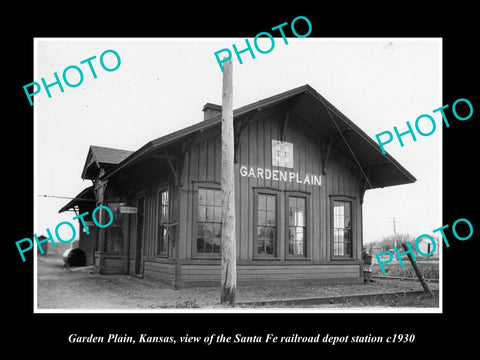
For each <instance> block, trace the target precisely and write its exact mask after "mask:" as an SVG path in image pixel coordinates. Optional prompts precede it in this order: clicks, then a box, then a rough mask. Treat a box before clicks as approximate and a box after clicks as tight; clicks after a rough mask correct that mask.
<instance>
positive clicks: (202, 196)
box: [198, 189, 207, 205]
mask: <svg viewBox="0 0 480 360" xmlns="http://www.w3.org/2000/svg"><path fill="white" fill-rule="evenodd" d="M206 191H207V190H206V189H198V204H199V205H206V204H207V194H206Z"/></svg>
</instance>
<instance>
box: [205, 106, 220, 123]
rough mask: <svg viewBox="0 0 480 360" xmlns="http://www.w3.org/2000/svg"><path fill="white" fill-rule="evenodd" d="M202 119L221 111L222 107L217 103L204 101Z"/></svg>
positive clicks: (207, 118) (209, 117) (218, 113)
mask: <svg viewBox="0 0 480 360" xmlns="http://www.w3.org/2000/svg"><path fill="white" fill-rule="evenodd" d="M202 111H203V121H205V120H209V119H211V118H213V117H215V116H217V115H220V114H221V113H222V107H221V106H220V105H217V104H211V103H206V104H205V105H203V110H202Z"/></svg>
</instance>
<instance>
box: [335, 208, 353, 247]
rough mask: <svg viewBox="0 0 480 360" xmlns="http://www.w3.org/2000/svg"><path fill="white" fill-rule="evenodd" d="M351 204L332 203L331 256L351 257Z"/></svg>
mask: <svg viewBox="0 0 480 360" xmlns="http://www.w3.org/2000/svg"><path fill="white" fill-rule="evenodd" d="M351 207H352V203H351V202H350V201H339V200H334V202H333V256H334V257H352V209H351Z"/></svg>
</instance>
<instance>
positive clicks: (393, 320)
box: [2, 3, 480, 357]
mask: <svg viewBox="0 0 480 360" xmlns="http://www.w3.org/2000/svg"><path fill="white" fill-rule="evenodd" d="M340 5H341V6H340V7H339V8H338V9H332V8H331V7H327V6H324V5H322V4H321V3H315V4H314V6H310V7H309V6H306V5H305V6H303V8H300V9H293V5H291V4H280V3H278V4H275V6H273V5H268V4H267V5H266V6H265V8H266V10H267V11H266V12H265V13H261V12H260V10H259V6H255V7H250V6H248V5H247V4H245V3H235V4H231V5H230V4H229V5H227V4H213V3H209V4H207V3H205V4H203V5H202V8H201V9H193V8H192V7H191V5H189V4H188V3H185V4H182V6H183V9H181V10H179V11H175V10H174V9H173V8H172V7H170V4H169V5H168V6H157V5H155V6H153V7H152V5H151V4H140V3H136V4H129V6H128V8H129V9H128V11H124V12H123V9H121V8H119V7H120V4H116V5H115V4H108V6H106V9H104V10H102V9H101V6H99V5H98V4H95V6H93V5H92V6H90V5H87V4H85V6H81V7H75V8H73V9H67V8H62V9H52V8H49V7H48V6H47V5H45V4H42V7H41V9H40V10H37V9H35V6H37V5H35V4H34V5H31V4H29V5H28V6H26V8H27V9H22V10H21V11H17V10H16V9H15V5H13V6H12V7H10V8H9V10H8V12H9V13H11V14H13V15H12V17H13V19H12V21H10V22H5V24H4V25H2V26H5V25H6V26H8V28H7V29H4V34H5V35H6V38H7V39H6V44H5V48H6V49H7V50H8V51H6V52H5V54H4V56H3V60H4V61H5V63H4V66H3V70H4V73H5V74H6V75H7V76H6V78H7V86H6V87H4V92H3V95H4V96H6V97H7V99H4V100H5V101H4V103H3V104H4V114H5V117H4V119H3V121H4V129H5V130H4V132H3V133H4V136H7V134H8V138H9V139H13V140H14V141H12V142H6V144H7V146H5V150H6V151H5V157H4V158H5V161H6V164H5V165H4V167H3V169H4V179H5V180H4V186H5V188H6V189H7V191H5V192H6V193H7V201H6V202H5V205H6V204H8V211H7V214H8V215H7V221H6V222H5V225H6V226H4V231H6V235H7V236H6V239H5V241H4V247H3V250H4V251H5V253H4V255H3V258H4V259H6V260H7V267H5V268H4V271H5V272H4V277H5V278H7V284H6V286H4V289H5V290H4V296H3V297H4V299H6V301H7V304H6V306H4V309H6V312H7V314H11V315H7V316H10V317H11V318H10V317H9V318H8V319H9V320H8V321H6V326H5V327H6V333H7V335H6V337H4V343H5V344H6V345H5V346H6V347H7V349H6V350H10V349H11V350H16V351H22V349H24V348H25V345H26V346H28V347H31V349H35V351H36V352H37V353H43V352H44V351H46V349H48V348H50V349H55V350H49V351H54V352H56V353H57V354H58V355H61V354H62V353H63V354H65V353H75V354H79V355H81V354H83V355H86V356H96V355H97V354H98V353H97V351H104V350H107V351H108V353H107V354H105V355H111V354H113V353H115V352H117V351H118V352H119V353H122V354H123V355H125V356H126V355H128V354H136V355H140V354H141V353H143V352H144V351H145V354H146V352H150V353H151V354H154V356H166V354H167V353H168V352H169V351H171V350H173V351H175V353H180V352H182V351H183V350H186V351H193V350H195V351H196V354H200V353H199V352H198V351H203V350H214V351H217V350H222V349H226V347H227V346H229V347H230V346H234V348H233V349H232V350H234V351H235V353H238V354H239V352H240V351H243V349H245V348H246V345H244V344H231V345H216V346H215V347H213V346H210V347H208V346H206V345H190V344H189V345H186V346H184V347H181V346H178V345H175V346H169V345H160V344H153V345H147V346H133V347H132V346H128V345H122V344H115V345H113V346H112V345H108V344H84V345H82V346H80V345H75V346H73V345H72V344H69V343H68V340H67V337H68V335H69V334H71V333H82V334H90V333H92V332H93V333H95V334H97V335H105V334H108V333H109V332H117V333H129V334H131V335H135V334H140V333H150V334H152V335H168V336H181V335H184V334H187V333H188V334H189V335H197V336H199V335H209V334H212V333H215V334H220V333H224V334H226V335H229V334H230V335H232V334H235V333H242V334H244V335H265V334H267V333H275V334H276V335H291V334H292V333H298V334H299V335H316V334H317V333H321V334H322V336H323V335H324V334H325V333H329V334H331V335H339V336H341V335H347V334H361V335H368V334H372V335H383V336H387V335H389V334H393V333H410V334H411V333H414V334H415V335H416V340H415V342H414V343H413V344H397V345H390V346H387V345H385V344H363V345H361V346H360V347H358V346H345V345H335V346H330V345H329V346H327V345H325V344H313V345H309V344H291V345H281V344H274V345H271V344H264V345H263V346H265V347H266V350H268V351H276V350H279V351H283V350H284V349H285V348H287V347H289V348H290V347H294V348H296V349H297V350H298V349H303V348H304V347H307V349H306V350H310V349H313V350H314V351H318V352H312V353H311V354H312V356H314V357H316V356H325V354H326V352H327V351H330V350H334V351H335V353H336V354H338V353H339V352H341V351H343V350H345V349H346V350H347V351H351V350H353V349H354V350H355V352H356V353H357V354H361V353H363V352H365V354H366V355H367V356H372V355H373V356H375V354H379V353H378V352H379V351H386V352H385V353H381V354H382V356H383V355H385V354H387V355H385V356H389V355H390V354H392V353H393V351H402V352H403V354H402V355H404V356H412V355H413V354H415V355H416V354H419V353H420V352H422V351H425V353H428V354H432V355H433V354H435V353H438V354H439V353H441V352H442V351H443V350H446V349H452V350H453V351H455V350H456V347H455V345H458V346H461V350H462V351H468V350H469V349H472V348H473V346H474V344H475V340H476V338H475V331H474V330H473V329H471V328H470V327H469V326H468V325H469V323H470V322H471V321H469V320H470V319H472V316H473V315H474V314H475V313H476V307H475V305H476V296H475V289H476V287H475V280H476V277H475V274H476V273H475V270H476V267H475V264H476V260H477V258H478V256H477V254H478V250H479V249H478V240H477V239H476V238H477V237H478V234H479V232H480V230H479V229H480V228H479V226H478V225H479V221H478V214H477V213H476V212H475V211H474V210H473V206H472V205H473V204H474V203H475V198H478V195H477V193H476V187H475V185H476V184H477V183H478V180H477V175H476V170H475V168H476V166H475V165H476V164H477V163H478V161H477V159H476V156H475V155H476V150H477V147H476V146H475V145H476V141H475V136H476V134H477V132H476V130H477V129H478V125H477V123H478V119H477V117H478V114H479V112H480V110H479V109H480V107H479V101H478V86H475V85H476V84H475V83H476V79H478V78H479V74H478V72H479V71H478V56H477V52H478V50H477V46H476V44H477V41H475V40H477V39H476V37H474V34H476V29H475V27H476V26H477V24H478V21H477V20H476V19H474V14H475V13H476V11H475V9H474V8H473V7H471V8H470V7H469V6H468V5H462V4H461V3H458V4H449V5H448V9H446V6H445V5H441V4H438V5H436V7H435V8H426V9H425V10H422V9H420V8H419V7H418V3H417V4H416V6H409V5H408V4H407V3H397V4H391V6H386V5H385V4H384V7H383V8H379V7H375V6H373V5H372V6H370V5H366V4H365V3H358V4H356V5H354V6H351V5H347V4H340ZM121 7H122V8H123V6H121ZM272 7H275V8H278V9H279V10H278V12H277V13H275V12H274V11H273V9H272ZM298 15H303V16H306V17H308V18H309V19H310V21H311V23H312V25H313V31H312V33H311V35H310V37H390V36H394V37H442V38H443V54H444V57H443V60H444V61H443V68H444V70H443V86H444V88H443V89H444V90H443V93H444V101H443V104H450V105H451V104H452V103H453V102H454V101H455V100H456V99H458V98H467V99H469V100H470V102H471V103H472V104H473V107H474V115H473V117H472V118H471V119H470V120H468V121H465V122H460V121H456V120H452V121H451V122H450V125H451V126H450V128H448V129H446V128H445V127H444V131H443V156H444V161H443V172H444V177H443V186H444V188H443V206H444V214H443V224H450V225H451V224H452V223H453V222H454V221H455V220H457V219H458V218H467V219H469V220H470V221H471V223H472V224H473V227H474V229H475V231H474V235H473V237H472V238H471V239H469V240H468V241H464V242H461V241H457V240H455V239H454V240H452V241H450V247H449V248H445V246H444V257H443V260H444V265H443V274H444V287H443V290H444V313H443V314H195V315H190V314H121V315H117V314H33V286H32V280H33V276H32V273H33V256H31V254H32V252H30V255H27V260H26V262H25V263H22V262H21V259H20V258H19V257H18V253H17V249H16V247H15V245H14V242H15V241H17V240H18V239H22V238H24V237H28V236H30V235H31V234H32V233H33V232H34V231H33V228H32V224H33V196H32V195H33V121H32V120H33V111H32V107H30V106H29V105H28V102H27V101H26V100H25V94H24V92H23V88H22V86H23V85H24V84H28V83H30V82H31V81H33V38H34V37H66V38H68V37H85V36H89V37H90V36H91V37H132V36H135V37H178V36H188V37H197V36H198V37H210V36H214V37H229V36H237V37H240V38H247V37H254V36H255V35H256V34H257V33H258V32H261V31H265V29H268V28H270V27H272V26H275V25H277V24H281V23H282V22H285V21H288V22H289V21H291V20H292V19H293V18H294V17H296V16H298ZM475 90H476V91H475ZM411 91H412V92H414V91H415V89H411ZM443 104H441V105H443ZM439 105H440V104H439ZM428 110H429V109H426V111H428ZM447 110H448V109H447ZM446 113H447V115H450V118H452V115H451V112H450V111H447V112H446ZM39 146H49V144H39ZM443 224H442V225H443ZM439 225H440V224H439ZM449 230H450V229H447V231H446V234H447V236H448V237H449V239H452V238H453V236H452V234H451V231H449ZM472 325H473V326H475V324H472ZM452 345H453V346H452ZM259 346H260V345H256V346H255V347H256V348H257V347H259ZM152 351H155V352H154V353H152ZM412 351H415V353H413V352H412ZM175 353H173V354H175ZM224 355H230V356H231V353H225V354H224Z"/></svg>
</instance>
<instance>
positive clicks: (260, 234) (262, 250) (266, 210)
mask: <svg viewBox="0 0 480 360" xmlns="http://www.w3.org/2000/svg"><path fill="white" fill-rule="evenodd" d="M276 199H277V195H270V194H258V195H257V202H258V210H257V234H256V251H257V254H265V255H275V247H276V242H277V227H276V225H277V213H276V211H277V208H276Z"/></svg>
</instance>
